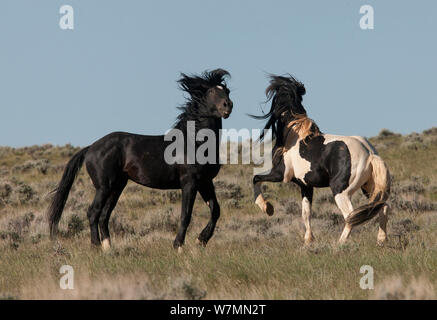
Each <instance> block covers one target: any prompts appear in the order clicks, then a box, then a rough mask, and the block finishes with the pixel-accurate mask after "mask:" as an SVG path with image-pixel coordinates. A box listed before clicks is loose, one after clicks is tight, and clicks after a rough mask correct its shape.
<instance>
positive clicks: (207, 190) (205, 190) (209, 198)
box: [197, 180, 220, 246]
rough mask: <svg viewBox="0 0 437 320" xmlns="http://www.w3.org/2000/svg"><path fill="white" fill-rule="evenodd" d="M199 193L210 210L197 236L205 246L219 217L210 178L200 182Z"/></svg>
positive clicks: (218, 207)
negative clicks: (205, 222) (206, 221)
mask: <svg viewBox="0 0 437 320" xmlns="http://www.w3.org/2000/svg"><path fill="white" fill-rule="evenodd" d="M199 193H200V195H201V196H202V198H203V200H204V201H205V202H206V204H207V205H208V207H209V208H210V210H211V219H210V220H209V222H208V224H207V225H206V227H205V228H204V229H203V230H202V232H201V233H200V235H199V237H198V238H197V240H198V241H199V244H201V245H203V246H205V245H206V244H207V243H208V241H209V239H211V237H212V235H213V233H214V229H215V225H216V223H217V220H218V218H219V217H220V206H219V203H218V201H217V197H216V195H215V190H214V184H213V183H212V180H210V181H208V182H206V183H204V184H202V185H201V186H200V188H199Z"/></svg>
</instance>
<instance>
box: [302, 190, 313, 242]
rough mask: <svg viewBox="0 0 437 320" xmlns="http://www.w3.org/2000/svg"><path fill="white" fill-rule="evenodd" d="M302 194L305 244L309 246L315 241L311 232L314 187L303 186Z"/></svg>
mask: <svg viewBox="0 0 437 320" xmlns="http://www.w3.org/2000/svg"><path fill="white" fill-rule="evenodd" d="M300 190H301V193H302V220H303V223H304V225H305V236H304V241H305V244H306V245H308V244H310V243H311V242H312V241H313V240H314V236H313V233H312V231H311V204H312V202H313V191H314V189H313V188H312V187H307V186H301V188H300Z"/></svg>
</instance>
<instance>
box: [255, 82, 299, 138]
mask: <svg viewBox="0 0 437 320" xmlns="http://www.w3.org/2000/svg"><path fill="white" fill-rule="evenodd" d="M303 95H305V86H304V85H303V84H302V83H301V82H299V81H298V80H296V79H295V78H294V77H292V76H291V75H288V76H276V75H270V85H269V86H268V87H267V89H266V96H267V102H268V101H270V100H271V101H272V106H271V107H270V111H269V112H268V113H266V114H264V115H262V116H252V117H253V118H255V119H269V120H268V121H267V124H266V125H265V127H264V129H270V128H271V129H272V134H273V137H274V138H276V144H277V145H281V144H282V143H283V141H282V131H283V129H284V128H285V127H286V126H287V124H288V123H290V121H293V120H295V119H296V118H299V117H302V116H306V110H305V108H304V107H303V105H302V96H303ZM263 137H264V135H263V134H261V139H262V138H263Z"/></svg>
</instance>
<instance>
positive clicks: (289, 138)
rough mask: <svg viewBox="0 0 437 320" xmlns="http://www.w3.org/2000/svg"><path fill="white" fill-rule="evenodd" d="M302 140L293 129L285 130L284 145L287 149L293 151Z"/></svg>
mask: <svg viewBox="0 0 437 320" xmlns="http://www.w3.org/2000/svg"><path fill="white" fill-rule="evenodd" d="M301 140H302V139H301V138H300V137H299V135H298V134H297V133H296V132H295V131H294V130H292V129H291V128H287V127H286V128H284V131H283V143H284V148H285V149H287V150H288V149H291V148H293V147H294V146H296V145H297V144H298V143H299V142H300V141H301Z"/></svg>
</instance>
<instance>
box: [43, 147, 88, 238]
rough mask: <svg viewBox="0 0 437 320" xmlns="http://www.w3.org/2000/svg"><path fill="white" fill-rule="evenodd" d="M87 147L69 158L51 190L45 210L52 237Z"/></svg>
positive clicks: (54, 234)
mask: <svg viewBox="0 0 437 320" xmlns="http://www.w3.org/2000/svg"><path fill="white" fill-rule="evenodd" d="M88 149H89V147H86V148H83V149H82V150H80V151H79V152H78V153H76V154H75V155H74V156H73V157H72V158H71V159H70V161H69V162H68V164H67V166H66V167H65V170H64V174H63V175H62V178H61V181H60V182H59V185H58V187H57V188H56V189H55V190H53V191H52V192H54V193H55V195H54V197H53V199H52V203H51V204H50V207H49V210H48V212H47V216H48V220H49V226H50V236H51V237H52V238H53V237H55V236H56V234H57V232H58V223H59V220H60V219H61V215H62V211H63V210H64V207H65V203H66V202H67V198H68V193H69V192H70V189H71V186H72V185H73V182H74V179H75V178H76V176H77V174H78V172H79V170H80V168H81V167H82V164H83V161H84V159H85V154H86V153H87V151H88Z"/></svg>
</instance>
